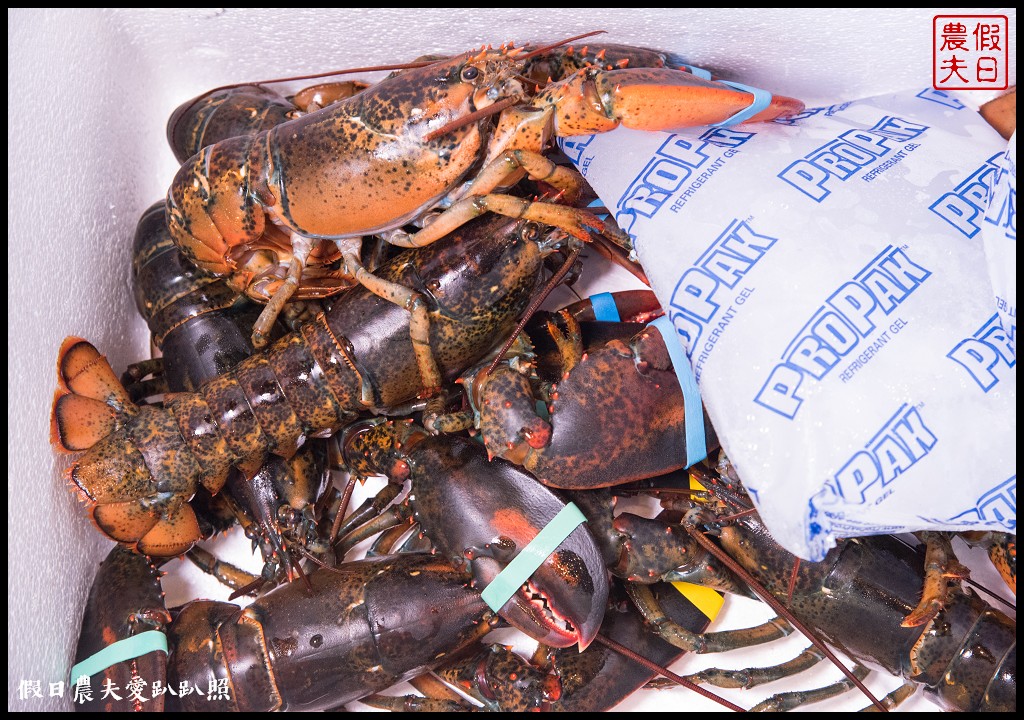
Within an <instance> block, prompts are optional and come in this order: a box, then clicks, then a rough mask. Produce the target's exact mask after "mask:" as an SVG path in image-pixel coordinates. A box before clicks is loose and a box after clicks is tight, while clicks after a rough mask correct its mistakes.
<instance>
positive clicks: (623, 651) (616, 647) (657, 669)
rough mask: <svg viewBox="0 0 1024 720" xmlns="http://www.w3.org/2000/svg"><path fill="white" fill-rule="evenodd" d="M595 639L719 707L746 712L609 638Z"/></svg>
mask: <svg viewBox="0 0 1024 720" xmlns="http://www.w3.org/2000/svg"><path fill="white" fill-rule="evenodd" d="M595 639H596V640H597V641H598V642H599V643H601V644H602V645H604V646H606V647H608V648H611V649H612V650H614V651H615V652H617V653H619V654H620V655H622V656H624V657H627V658H629V659H630V660H632V661H633V662H636V663H639V664H641V665H643V666H644V667H645V668H647V669H648V670H653V671H654V672H656V673H658V674H659V675H663V676H665V677H667V678H668V679H669V680H671V681H672V682H675V683H678V684H679V685H682V686H683V687H686V688H689V689H690V690H693V691H694V692H695V693H698V694H700V695H703V696H704V697H706V698H708V699H709V700H714V701H715V702H716V703H719V704H720V705H724V706H725V707H727V708H729V709H730V710H735V711H736V712H746V710H744V709H743V708H741V707H740V706H739V705H734V704H733V703H731V702H729V701H728V700H726V699H725V698H723V697H720V696H718V695H716V694H715V693H713V692H711V691H710V690H707V689H705V688H702V687H701V686H700V685H696V684H694V683H692V682H690V681H689V680H687V679H686V678H684V677H682V676H680V675H676V674H675V673H674V672H672V671H671V670H666V669H665V668H663V667H661V666H660V665H658V664H656V663H653V662H651V661H650V660H648V659H647V658H645V657H644V656H643V655H640V654H638V653H635V652H633V651H632V650H630V649H629V648H628V647H626V646H625V645H620V644H619V643H617V642H615V641H614V640H612V639H611V638H608V637H605V636H604V635H602V634H601V633H598V634H597V637H596V638H595Z"/></svg>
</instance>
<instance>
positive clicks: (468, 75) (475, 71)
mask: <svg viewBox="0 0 1024 720" xmlns="http://www.w3.org/2000/svg"><path fill="white" fill-rule="evenodd" d="M479 76H480V70H479V68H476V67H474V66H473V65H467V66H466V67H464V68H462V79H463V80H465V81H466V82H472V81H473V80H476V79H477V78H478V77H479Z"/></svg>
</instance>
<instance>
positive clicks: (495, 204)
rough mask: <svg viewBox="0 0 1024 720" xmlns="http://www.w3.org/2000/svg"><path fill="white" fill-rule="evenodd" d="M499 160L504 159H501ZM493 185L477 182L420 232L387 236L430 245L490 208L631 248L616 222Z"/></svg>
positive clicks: (409, 244) (401, 244)
mask: <svg viewBox="0 0 1024 720" xmlns="http://www.w3.org/2000/svg"><path fill="white" fill-rule="evenodd" d="M538 157H540V156H538ZM542 159H543V158H542ZM497 162H498V163H502V161H501V159H499V160H498V161H497ZM545 162H547V161H545ZM501 167H505V165H504V163H502V164H501ZM495 184H497V183H495ZM490 189H491V188H490V187H489V184H488V185H486V186H483V187H477V186H474V191H479V192H478V194H473V195H470V196H468V197H464V198H462V199H461V200H458V201H456V202H454V203H453V204H452V205H451V207H449V208H448V209H447V210H445V211H444V212H443V213H441V214H439V215H438V216H437V217H436V218H435V219H434V221H433V222H431V223H430V224H429V225H427V226H426V227H424V228H423V229H422V230H419V231H418V232H415V233H412V234H408V233H404V232H402V231H397V232H393V233H390V234H389V235H388V236H387V238H388V242H390V243H392V244H393V245H398V246H399V247H422V246H424V245H429V244H430V243H432V242H435V241H437V240H439V239H441V238H442V237H444V236H445V235H447V234H448V233H450V232H452V231H453V230H455V229H456V228H459V227H461V226H462V225H465V224H466V223H467V222H469V221H470V220H472V219H473V218H475V217H478V216H480V215H482V214H483V213H485V212H488V211H490V212H495V213H498V214H499V215H505V216H507V217H511V218H521V219H523V220H532V221H533V222H538V223H544V224H545V225H552V226H554V227H557V228H559V229H561V230H564V231H565V232H566V233H568V234H569V235H572V236H573V237H575V238H578V239H579V240H582V241H583V242H589V241H590V233H591V232H594V233H597V234H601V235H605V236H607V237H608V238H610V239H611V240H613V241H615V242H616V243H618V244H620V245H622V246H623V247H625V248H626V249H631V248H632V245H631V243H630V240H629V236H628V235H626V234H625V233H623V232H622V231H621V230H619V228H618V227H616V226H615V225H613V224H611V223H607V222H605V221H603V220H601V219H599V218H597V217H595V216H594V215H592V214H591V213H589V212H587V211H586V210H581V209H579V208H574V207H570V206H568V205H557V204H553V203H548V202H539V201H537V202H533V201H530V200H524V199H523V198H520V197H516V196H514V195H502V194H495V193H490V192H489V190H490Z"/></svg>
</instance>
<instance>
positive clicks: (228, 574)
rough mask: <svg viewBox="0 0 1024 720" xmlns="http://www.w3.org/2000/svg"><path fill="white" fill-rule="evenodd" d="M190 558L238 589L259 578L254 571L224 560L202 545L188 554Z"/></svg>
mask: <svg viewBox="0 0 1024 720" xmlns="http://www.w3.org/2000/svg"><path fill="white" fill-rule="evenodd" d="M185 555H186V557H188V559H189V560H191V561H192V562H193V564H195V566H196V567H198V568H199V569H200V570H202V571H203V572H205V573H207V574H208V575H211V576H213V577H214V578H216V579H217V581H218V582H220V583H221V584H223V585H226V586H227V587H229V588H231V589H232V590H238V589H239V588H242V587H245V586H247V585H252V584H253V583H254V582H256V580H258V579H259V578H258V577H257V576H256V575H253V574H252V573H249V572H246V571H245V570H242V569H241V568H240V567H236V566H235V565H232V564H231V563H228V562H224V561H223V560H221V559H219V558H218V557H216V556H215V555H213V553H211V552H208V551H206V550H204V549H202V548H200V547H194V548H192V549H191V550H189V551H188V552H187V553H186V554H185Z"/></svg>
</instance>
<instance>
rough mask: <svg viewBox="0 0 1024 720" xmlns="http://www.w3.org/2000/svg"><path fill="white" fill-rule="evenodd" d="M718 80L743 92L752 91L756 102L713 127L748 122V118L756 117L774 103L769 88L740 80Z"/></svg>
mask: <svg viewBox="0 0 1024 720" xmlns="http://www.w3.org/2000/svg"><path fill="white" fill-rule="evenodd" d="M718 82H719V83H721V84H722V85H728V86H729V87H731V88H735V89H736V90H741V91H742V92H746V93H750V94H751V95H753V96H754V102H752V103H750V105H748V106H747V107H745V108H744V109H742V110H740V111H739V112H738V113H736V114H735V115H733V116H732V117H731V118H729V119H727V120H723V121H722V122H720V123H716V124H714V125H712V126H711V127H731V126H732V125H739V124H740V123H741V122H746V121H747V120H749V119H750V118H752V117H754V116H755V115H757V114H758V113H759V112H761V111H762V110H764V109H765V108H766V107H768V106H769V105H771V104H772V94H771V93H770V92H768V91H767V90H762V89H760V88H756V87H750V86H749V85H744V84H743V83H738V82H732V81H730V80H719V81H718Z"/></svg>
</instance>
